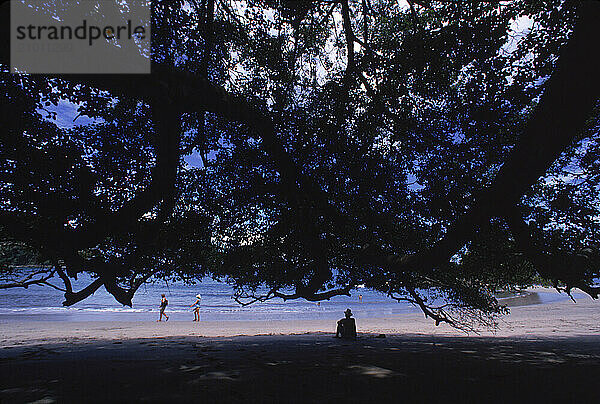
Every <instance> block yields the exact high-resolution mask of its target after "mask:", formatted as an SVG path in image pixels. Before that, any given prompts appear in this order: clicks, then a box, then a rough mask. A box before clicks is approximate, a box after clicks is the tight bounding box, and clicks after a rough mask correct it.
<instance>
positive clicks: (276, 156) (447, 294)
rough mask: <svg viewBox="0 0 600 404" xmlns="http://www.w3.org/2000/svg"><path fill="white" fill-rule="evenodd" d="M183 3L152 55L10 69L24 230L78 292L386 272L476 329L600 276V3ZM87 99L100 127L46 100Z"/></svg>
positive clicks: (7, 151)
mask: <svg viewBox="0 0 600 404" xmlns="http://www.w3.org/2000/svg"><path fill="white" fill-rule="evenodd" d="M165 4H166V3H164V2H158V3H155V4H153V14H152V15H153V21H152V24H153V26H152V29H153V72H152V74H151V75H147V76H127V75H120V76H115V75H113V76H86V75H68V76H58V77H49V76H45V77H35V76H15V75H11V76H8V75H5V76H4V78H3V80H2V88H3V92H4V94H5V98H7V99H8V100H9V101H10V102H9V103H8V105H6V106H5V107H3V108H2V121H3V122H4V123H5V124H4V128H3V140H2V143H1V144H0V154H2V156H1V157H2V159H1V161H2V163H1V164H2V166H1V168H0V172H1V175H2V184H3V186H2V188H1V190H0V208H1V211H0V212H1V213H0V214H1V216H0V224H1V226H2V234H3V235H5V237H6V238H8V239H10V240H14V241H17V242H20V243H25V245H27V246H28V247H30V248H33V249H35V250H36V251H38V252H39V253H40V254H42V255H43V257H45V259H47V260H48V261H50V262H52V264H53V267H52V269H50V270H49V272H50V273H51V274H54V273H56V274H57V275H58V276H59V277H60V278H61V279H62V281H63V283H64V288H63V289H64V290H65V298H66V300H65V303H64V304H66V305H70V304H73V303H75V302H77V301H79V300H81V299H84V298H85V297H87V296H89V295H90V294H91V293H93V291H95V290H97V289H98V288H99V287H101V286H104V287H105V288H106V289H107V290H108V291H109V293H111V294H113V295H114V296H115V298H116V299H117V300H118V301H119V302H121V303H123V304H131V297H132V296H133V294H134V293H135V290H136V289H137V288H138V287H139V286H140V285H141V284H143V283H144V282H146V281H147V280H148V279H150V278H151V277H175V278H182V279H187V280H191V279H193V278H198V277H202V276H204V275H207V274H211V275H213V276H215V277H219V278H226V279H228V280H229V281H230V282H232V283H234V284H235V285H236V287H237V295H236V297H237V299H238V300H239V301H240V302H242V303H249V302H253V301H257V300H260V301H264V300H267V299H271V298H276V297H279V298H283V299H295V298H304V299H307V300H322V299H328V298H331V297H332V296H335V295H337V294H347V293H349V291H350V289H352V287H354V286H356V285H358V284H365V285H367V286H368V287H370V288H372V289H375V290H379V291H383V292H385V293H387V294H389V295H390V296H391V297H392V298H395V299H398V300H408V301H410V302H413V303H414V304H416V305H418V306H419V307H420V308H421V309H422V310H423V311H424V313H425V314H426V315H427V316H430V317H432V318H433V319H434V320H435V321H436V323H438V324H439V323H440V322H447V323H449V324H452V325H454V326H456V327H462V328H469V327H471V326H473V325H474V324H475V325H477V324H491V323H493V321H494V318H495V316H496V315H497V314H500V313H503V312H504V308H502V307H501V306H500V305H498V302H497V301H496V299H495V298H494V297H493V294H492V292H493V291H494V290H495V289H496V288H499V287H518V286H524V285H528V284H531V283H532V282H533V281H534V280H535V279H540V278H541V279H545V280H548V281H551V282H553V283H554V285H555V286H556V287H557V288H558V289H560V290H565V291H566V292H567V293H569V292H570V290H571V289H572V288H573V287H578V288H581V289H583V290H585V291H586V292H587V293H589V294H590V295H591V296H593V297H597V296H598V288H596V287H595V286H594V282H595V279H596V278H597V277H598V260H597V255H596V251H595V245H596V244H597V243H598V217H599V216H598V213H599V212H598V208H597V206H598V181H597V178H598V173H599V171H598V164H597V157H596V156H597V154H596V151H597V148H598V130H597V124H598V114H597V110H596V109H595V107H596V102H597V99H598V94H599V92H598V86H599V83H600V80H599V79H598V77H597V74H596V70H597V69H598V67H600V57H599V56H598V52H595V50H596V48H597V44H596V41H595V39H594V38H596V37H597V35H598V32H597V31H598V28H597V27H596V25H597V24H596V21H597V18H598V17H599V14H600V7H599V6H598V4H596V3H595V2H590V1H566V2H561V1H553V2H539V3H530V2H526V1H506V2H496V1H494V2H492V1H490V2H462V1H457V2H435V1H409V2H407V4H405V5H404V6H403V5H402V4H401V3H399V2H396V1H388V0H380V1H372V0H361V1H358V0H356V1H351V0H340V1H335V2H331V1H317V0H315V1H307V2H295V1H287V0H281V1H275V0H252V1H248V2H247V5H246V6H245V7H244V6H241V5H239V4H238V3H236V2H229V1H225V0H221V1H216V2H215V1H213V0H202V1H200V0H196V1H190V2H183V1H176V2H170V3H169V6H166V5H165ZM528 21H533V23H532V24H530V27H529V28H523V25H525V23H527V22H528ZM523 31H525V32H523ZM519 35H521V36H522V38H521V39H518V38H513V37H516V36H519ZM65 100H66V101H69V102H71V103H75V104H76V105H78V113H79V114H80V115H85V116H88V117H90V118H92V119H94V121H93V123H91V124H89V125H84V126H79V127H74V128H70V129H64V128H62V129H61V128H59V127H57V126H56V125H55V124H54V123H53V122H52V120H48V119H45V118H47V117H43V116H41V115H40V113H39V111H40V110H42V111H43V110H44V109H45V110H47V113H48V114H50V115H52V114H54V112H53V111H54V110H53V109H51V108H49V107H50V106H51V105H57V104H58V103H59V102H61V101H63V102H64V101H65ZM17 116H18V117H22V119H19V120H16V119H15V118H14V117H17ZM50 118H51V117H50ZM186 156H188V157H187V158H189V156H198V158H199V160H200V161H201V164H197V165H196V166H189V165H188V164H187V163H186V162H185V158H186ZM482 263H483V265H482ZM80 272H89V273H91V274H92V275H93V276H94V278H95V281H94V282H93V283H92V284H91V285H90V286H89V287H88V288H85V289H84V290H82V291H78V292H76V291H73V290H72V287H71V286H70V281H69V278H72V277H76V276H77V274H78V273H80ZM259 285H266V286H268V289H269V292H268V293H267V294H265V295H260V294H257V290H258V289H257V287H258V286H259ZM290 290H291V292H289V291H290ZM423 291H428V293H427V294H424V293H423ZM440 301H442V302H443V303H442V304H438V303H439V302H440Z"/></svg>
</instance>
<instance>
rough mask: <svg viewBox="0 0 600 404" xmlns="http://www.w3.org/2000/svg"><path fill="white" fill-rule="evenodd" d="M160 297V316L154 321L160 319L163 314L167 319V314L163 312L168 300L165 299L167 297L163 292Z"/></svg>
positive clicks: (167, 319)
mask: <svg viewBox="0 0 600 404" xmlns="http://www.w3.org/2000/svg"><path fill="white" fill-rule="evenodd" d="M161 297H162V298H161V299H160V317H159V319H158V320H156V321H162V317H163V316H165V317H166V320H165V321H169V316H167V315H166V314H165V309H166V308H167V305H168V304H169V301H168V300H167V298H166V297H165V294H164V293H163V294H162V295H161Z"/></svg>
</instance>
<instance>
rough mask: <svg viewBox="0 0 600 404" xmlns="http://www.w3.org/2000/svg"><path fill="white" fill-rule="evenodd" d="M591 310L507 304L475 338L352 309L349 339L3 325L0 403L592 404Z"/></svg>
mask: <svg viewBox="0 0 600 404" xmlns="http://www.w3.org/2000/svg"><path fill="white" fill-rule="evenodd" d="M599 309H600V303H599V302H598V301H593V300H591V299H580V300H578V303H573V302H571V301H570V300H561V301H558V302H552V303H544V304H534V305H528V306H527V305H526V306H518V307H513V308H512V309H511V314H509V315H508V316H506V317H504V318H503V319H502V320H501V321H500V324H499V329H498V330H497V331H496V332H495V333H494V332H491V331H489V330H482V332H481V333H480V334H478V335H475V334H471V335H466V334H465V333H463V332H460V331H457V330H455V329H453V328H451V327H450V326H448V325H445V324H442V325H440V326H438V327H436V326H435V325H434V324H433V322H432V321H431V320H430V319H425V318H424V316H423V315H422V314H403V315H397V316H394V317H387V318H378V319H375V318H371V319H368V318H367V319H361V318H357V327H358V331H359V335H358V338H357V340H355V341H345V340H339V339H336V338H333V335H334V330H335V321H330V320H298V321H281V320H279V321H224V322H202V321H201V322H200V323H195V322H192V321H191V320H190V321H185V322H184V321H169V322H162V323H157V322H156V321H148V322H140V321H136V322H124V321H107V322H99V321H88V322H70V321H7V320H0V347H1V348H0V380H2V382H1V383H0V402H2V403H4V402H6V403H23V402H44V403H55V402H151V403H164V402H176V403H177V402H185V403H187V402H196V401H202V402H236V403H239V402H248V403H254V402H260V403H281V402H289V403H295V402H314V403H323V402H340V401H342V402H396V401H398V398H399V397H402V398H404V399H408V400H410V401H416V402H454V401H459V402H463V403H471V402H472V403H481V402H510V401H514V398H515V397H518V398H519V400H521V401H532V402H557V401H562V402H590V401H589V400H590V391H589V389H587V388H585V387H583V386H593V385H594V383H596V378H597V377H596V375H597V374H598V372H600V310H599ZM381 334H385V335H381ZM432 386H433V387H434V388H433V387H432ZM591 393H592V394H593V395H595V401H598V400H600V393H599V392H596V391H592V392H591Z"/></svg>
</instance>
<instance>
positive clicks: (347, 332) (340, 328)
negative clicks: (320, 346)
mask: <svg viewBox="0 0 600 404" xmlns="http://www.w3.org/2000/svg"><path fill="white" fill-rule="evenodd" d="M344 316H345V318H343V319H341V320H340V321H338V322H337V330H336V332H335V337H336V338H345V339H355V338H356V321H354V319H353V318H352V311H351V310H350V309H346V311H345V312H344Z"/></svg>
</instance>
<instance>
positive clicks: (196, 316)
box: [190, 294, 202, 321]
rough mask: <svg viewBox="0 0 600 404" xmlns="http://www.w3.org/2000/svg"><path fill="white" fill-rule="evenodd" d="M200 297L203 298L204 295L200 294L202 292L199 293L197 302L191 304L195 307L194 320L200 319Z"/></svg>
mask: <svg viewBox="0 0 600 404" xmlns="http://www.w3.org/2000/svg"><path fill="white" fill-rule="evenodd" d="M200 299H202V296H200V294H197V295H196V303H194V304H192V305H191V306H190V307H193V308H194V321H200Z"/></svg>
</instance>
